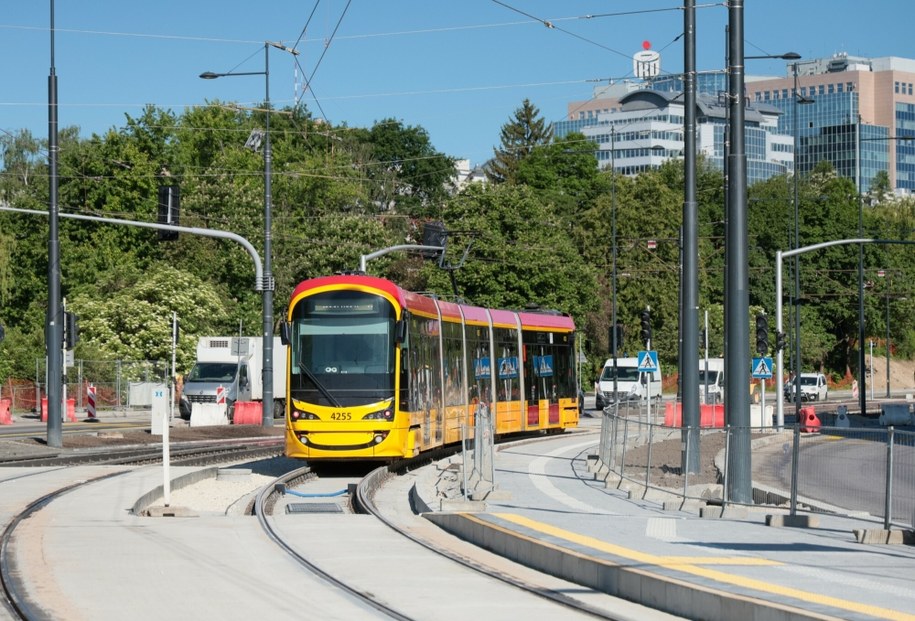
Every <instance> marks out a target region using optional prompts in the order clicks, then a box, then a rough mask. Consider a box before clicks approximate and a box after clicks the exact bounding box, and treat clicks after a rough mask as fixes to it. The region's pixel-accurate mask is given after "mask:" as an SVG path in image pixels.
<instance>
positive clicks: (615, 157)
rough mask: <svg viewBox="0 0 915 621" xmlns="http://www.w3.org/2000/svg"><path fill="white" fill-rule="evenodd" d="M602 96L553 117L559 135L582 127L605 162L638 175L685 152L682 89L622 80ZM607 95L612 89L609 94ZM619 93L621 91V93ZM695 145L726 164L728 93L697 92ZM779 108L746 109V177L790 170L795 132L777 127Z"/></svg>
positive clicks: (756, 178)
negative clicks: (782, 131) (650, 87)
mask: <svg viewBox="0 0 915 621" xmlns="http://www.w3.org/2000/svg"><path fill="white" fill-rule="evenodd" d="M601 94H602V95H604V96H603V97H596V98H595V99H593V100H591V101H590V102H587V105H580V104H582V103H584V102H576V103H573V104H570V106H569V107H570V116H574V117H576V118H570V119H569V120H567V121H559V122H557V123H554V125H553V132H554V135H556V136H557V137H562V136H565V135H568V134H569V133H571V132H580V133H582V134H584V135H585V136H586V137H588V138H589V139H591V140H592V141H594V143H595V144H596V145H597V150H596V156H597V159H598V162H599V164H600V166H601V167H602V168H607V167H610V166H611V165H612V166H613V167H614V169H615V170H616V171H617V172H619V173H621V174H624V175H636V174H638V173H640V172H642V171H644V170H647V169H650V168H657V167H658V166H660V165H661V164H662V163H663V162H665V161H666V160H668V159H671V158H679V157H682V156H683V148H684V141H683V121H684V107H685V106H684V104H683V97H682V93H680V92H674V91H660V90H648V89H634V88H631V87H630V86H629V85H628V84H627V85H621V86H620V87H619V89H617V91H616V92H611V91H607V90H606V89H605V90H603V91H601ZM606 95H610V97H607V96H606ZM616 95H619V97H617V96H616ZM696 106H697V111H696V131H697V135H696V148H697V149H698V151H699V153H701V154H702V155H703V156H704V157H705V159H706V160H707V161H708V162H709V163H710V164H711V165H713V166H715V167H717V168H718V169H719V170H723V168H724V158H725V153H724V145H725V133H726V131H727V106H726V105H725V100H724V98H719V97H718V96H712V95H708V94H700V95H698V96H697V98H696ZM780 115H781V111H780V110H779V109H778V108H776V107H774V106H771V105H768V104H764V103H760V104H754V105H752V106H748V107H747V110H746V114H745V127H746V153H747V179H748V182H749V183H754V182H756V181H761V180H764V179H768V178H769V177H771V176H773V175H777V174H784V173H787V172H790V171H791V170H792V161H793V159H792V153H793V151H792V146H793V143H792V139H791V136H785V135H780V134H779V133H778V131H777V130H778V125H779V121H778V117H779V116H780Z"/></svg>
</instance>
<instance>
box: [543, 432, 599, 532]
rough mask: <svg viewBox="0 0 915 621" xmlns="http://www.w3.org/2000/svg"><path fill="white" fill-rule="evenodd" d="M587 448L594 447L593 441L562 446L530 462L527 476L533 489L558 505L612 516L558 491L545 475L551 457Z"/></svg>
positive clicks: (578, 451)
mask: <svg viewBox="0 0 915 621" xmlns="http://www.w3.org/2000/svg"><path fill="white" fill-rule="evenodd" d="M588 446H594V441H593V440H591V441H589V442H584V443H581V444H574V445H571V446H563V447H562V448H558V449H556V450H555V451H550V452H549V453H547V454H546V455H543V456H541V457H538V458H537V459H535V460H533V461H531V463H530V465H529V466H528V467H527V476H528V477H530V479H531V483H533V484H534V487H536V488H537V489H539V490H540V491H541V492H543V493H544V494H546V495H547V496H549V497H550V498H552V499H553V500H555V501H556V502H558V503H560V504H563V505H565V506H567V507H570V508H572V509H576V510H578V511H585V512H587V513H600V514H603V515H613V513H610V512H607V511H599V510H598V509H596V508H595V507H594V506H593V505H589V504H588V503H585V502H582V501H580V500H578V499H577V498H573V497H572V496H569V495H568V494H566V493H565V492H563V491H561V490H560V489H558V488H557V487H556V486H555V485H553V483H552V482H551V481H550V479H549V477H548V476H547V474H546V466H547V464H548V463H549V462H550V460H551V459H552V458H553V457H556V456H558V455H562V454H564V453H580V452H581V450H582V449H584V448H585V447H588Z"/></svg>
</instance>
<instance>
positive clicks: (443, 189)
mask: <svg viewBox="0 0 915 621" xmlns="http://www.w3.org/2000/svg"><path fill="white" fill-rule="evenodd" d="M347 137H348V138H349V139H350V141H351V142H355V145H353V151H354V152H355V153H361V154H362V158H361V160H362V161H361V162H360V164H361V166H362V170H363V171H364V175H365V178H366V179H368V180H369V181H370V182H371V185H370V191H369V193H370V200H371V201H372V203H373V204H374V205H377V206H378V210H379V211H391V210H393V211H395V212H396V213H400V214H406V215H409V216H412V217H423V216H432V217H440V215H439V214H440V213H441V204H442V202H443V201H444V199H445V197H446V196H447V185H448V182H449V181H450V180H451V179H452V178H453V177H454V172H455V169H454V159H453V158H451V157H448V156H446V155H444V154H443V153H439V152H438V151H436V150H435V148H434V147H433V146H432V143H431V141H430V140H429V134H428V133H427V132H426V130H425V129H423V128H421V127H416V126H404V124H403V123H402V122H401V121H398V120H395V119H384V120H381V121H378V122H377V123H375V124H374V125H373V126H372V127H371V129H369V130H353V131H351V132H348V133H347ZM359 146H362V147H364V148H359Z"/></svg>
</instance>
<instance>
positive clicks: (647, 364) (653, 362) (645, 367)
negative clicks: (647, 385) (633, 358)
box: [638, 350, 658, 373]
mask: <svg viewBox="0 0 915 621" xmlns="http://www.w3.org/2000/svg"><path fill="white" fill-rule="evenodd" d="M638 369H639V373H654V372H655V371H657V370H658V352H656V351H654V350H652V351H640V352H639V359H638Z"/></svg>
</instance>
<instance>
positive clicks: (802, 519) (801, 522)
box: [766, 515, 820, 528]
mask: <svg viewBox="0 0 915 621" xmlns="http://www.w3.org/2000/svg"><path fill="white" fill-rule="evenodd" d="M819 525H820V518H819V516H816V515H767V516H766V526H774V527H775V528H781V527H786V528H817V527H819Z"/></svg>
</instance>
